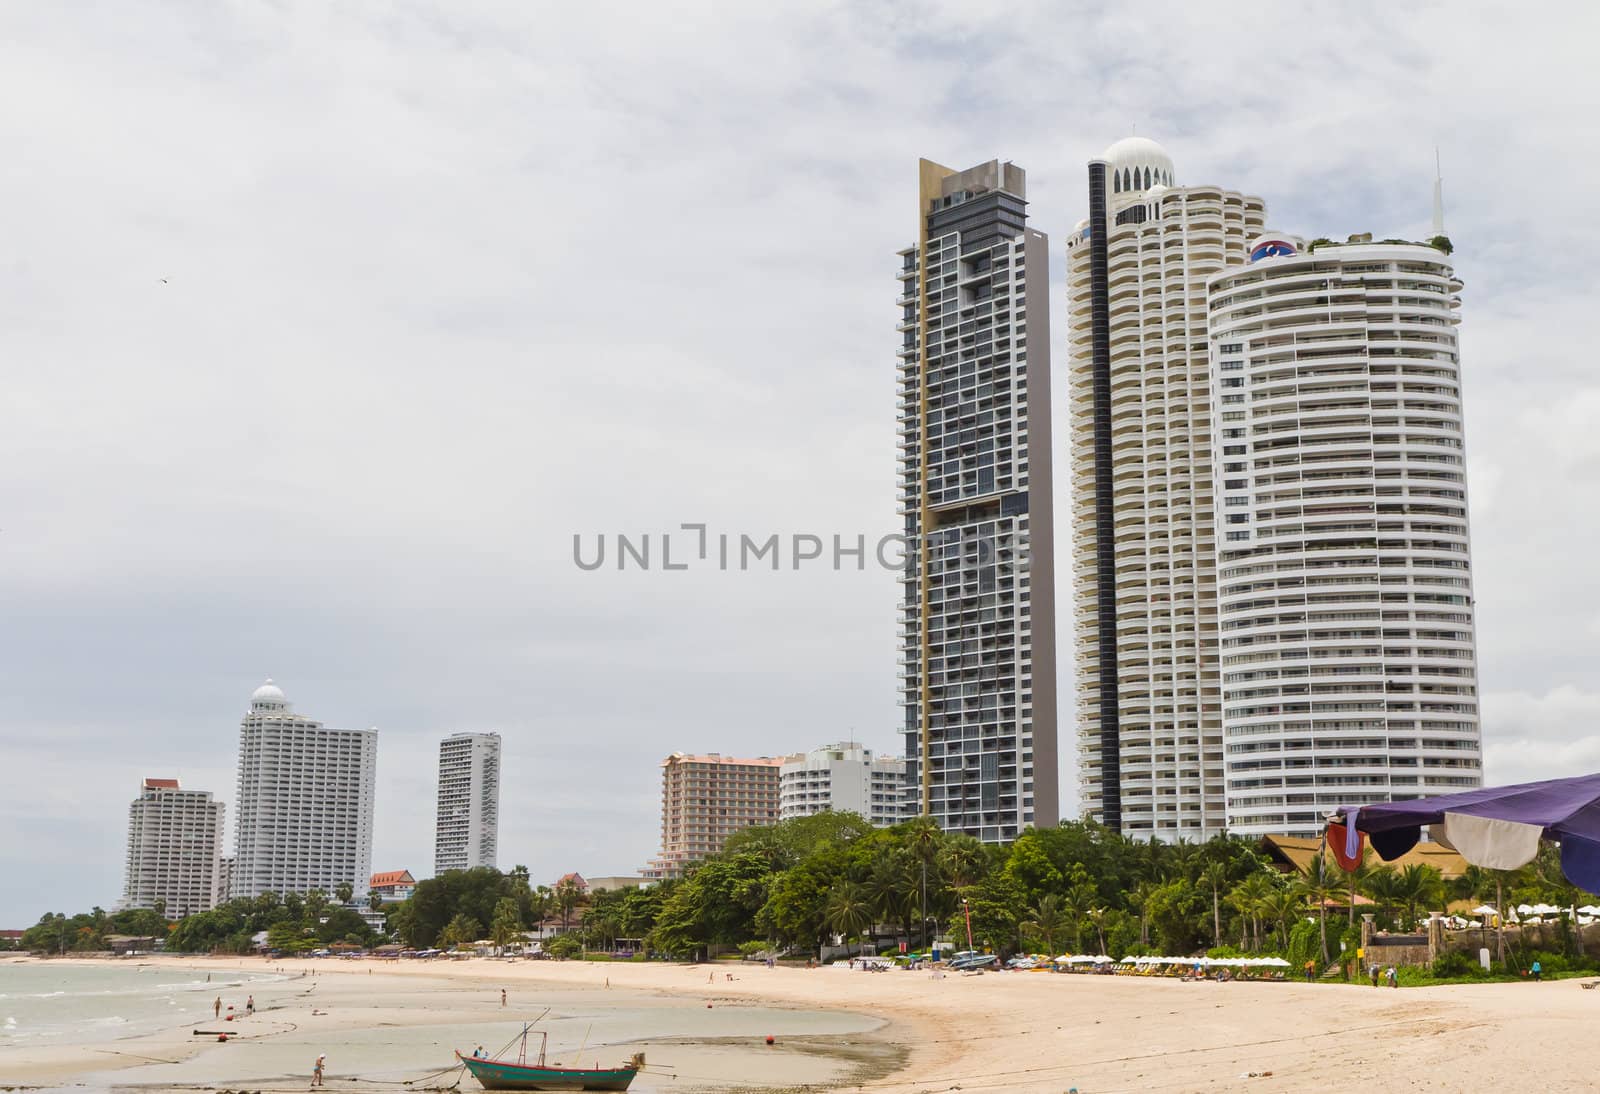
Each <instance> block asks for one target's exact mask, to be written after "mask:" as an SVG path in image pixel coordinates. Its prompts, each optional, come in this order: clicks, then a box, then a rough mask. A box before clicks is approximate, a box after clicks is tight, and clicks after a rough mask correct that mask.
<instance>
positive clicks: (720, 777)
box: [639, 752, 783, 880]
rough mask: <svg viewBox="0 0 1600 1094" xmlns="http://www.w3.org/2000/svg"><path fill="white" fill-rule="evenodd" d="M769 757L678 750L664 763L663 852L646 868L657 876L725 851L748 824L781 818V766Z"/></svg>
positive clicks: (670, 874)
mask: <svg viewBox="0 0 1600 1094" xmlns="http://www.w3.org/2000/svg"><path fill="white" fill-rule="evenodd" d="M782 764H783V761H782V760H775V759H772V758H771V757H769V756H762V757H760V758H759V759H753V760H741V759H735V758H734V757H732V756H722V755H719V754H718V753H715V752H712V753H710V754H708V755H704V756H686V755H684V754H683V753H682V752H674V753H673V754H672V755H670V756H668V757H667V758H666V759H665V760H662V761H661V854H660V856H659V857H658V858H656V859H655V860H654V861H652V862H651V863H650V865H648V866H646V867H645V868H644V869H642V870H640V871H639V872H640V874H642V875H643V876H645V877H647V878H650V879H652V880H655V879H659V878H674V877H682V876H683V871H684V868H685V867H686V866H688V865H690V864H691V863H695V862H699V861H700V860H701V859H703V858H705V857H706V856H708V855H714V854H716V853H717V852H718V851H721V850H722V845H723V843H724V842H726V841H727V838H728V837H729V836H731V835H733V834H734V833H735V832H737V831H740V830H741V829H744V828H752V827H755V826H757V825H767V824H776V823H777V822H778V769H779V767H781V766H782Z"/></svg>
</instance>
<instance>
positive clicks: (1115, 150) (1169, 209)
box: [1067, 137, 1266, 841]
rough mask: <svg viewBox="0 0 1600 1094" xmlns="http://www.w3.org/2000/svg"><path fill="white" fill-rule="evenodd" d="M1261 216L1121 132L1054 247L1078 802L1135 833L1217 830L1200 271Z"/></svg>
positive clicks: (1261, 208)
mask: <svg viewBox="0 0 1600 1094" xmlns="http://www.w3.org/2000/svg"><path fill="white" fill-rule="evenodd" d="M1265 222H1266V207H1265V204H1264V203H1263V202H1262V200H1261V199H1260V198H1256V197H1250V196H1248V195H1245V194H1242V193H1239V192H1237V191H1233V190H1226V189H1223V188H1221V187H1218V186H1180V185H1178V181H1177V173H1176V170H1175V168H1174V166H1173V163H1172V159H1171V157H1169V156H1168V155H1167V153H1166V152H1165V151H1164V150H1163V149H1162V148H1161V146H1160V145H1158V144H1156V143H1155V142H1154V141H1151V140H1146V139H1145V138H1143V137H1130V138H1128V139H1126V140H1120V141H1118V142H1116V143H1115V144H1113V145H1112V146H1111V147H1110V148H1108V149H1106V151H1105V152H1104V154H1103V155H1102V156H1101V157H1100V158H1099V159H1095V160H1091V161H1090V163H1089V215H1088V217H1087V218H1086V219H1084V220H1082V221H1079V222H1078V224H1077V226H1076V228H1075V230H1074V232H1073V234H1072V236H1071V238H1070V239H1069V240H1068V241H1067V302H1068V322H1069V331H1068V339H1067V342H1068V347H1069V350H1070V353H1071V392H1070V405H1071V408H1072V438H1071V450H1072V558H1073V590H1074V596H1075V601H1076V603H1075V631H1076V635H1075V638H1076V653H1077V656H1076V659H1075V660H1076V665H1077V702H1078V742H1077V743H1078V771H1079V799H1080V804H1081V809H1082V812H1083V815H1084V816H1088V817H1094V818H1096V819H1098V820H1100V821H1102V822H1103V823H1104V824H1106V826H1107V827H1109V828H1111V829H1113V830H1116V831H1120V832H1122V833H1123V834H1125V835H1127V836H1130V837H1132V838H1134V839H1150V838H1152V837H1154V838H1157V839H1161V840H1168V841H1170V840H1177V839H1190V840H1202V839H1206V838H1209V837H1210V836H1213V835H1217V834H1219V833H1221V832H1222V831H1223V830H1224V828H1225V826H1226V824H1227V812H1226V794H1225V789H1224V778H1223V734H1222V695H1221V681H1220V676H1219V672H1218V665H1217V657H1218V652H1217V607H1216V605H1217V593H1216V531H1215V529H1216V518H1215V499H1214V497H1213V493H1212V490H1213V485H1212V479H1213V476H1212V465H1211V460H1212V455H1211V447H1212V430H1213V426H1214V425H1215V424H1216V423H1215V422H1214V420H1213V408H1212V403H1211V390H1210V386H1211V385H1210V357H1209V353H1208V346H1207V338H1206V281H1207V279H1208V278H1209V277H1210V276H1212V275H1213V274H1216V273H1218V272H1220V271H1222V270H1225V269H1228V268H1231V267H1235V266H1241V265H1243V264H1244V262H1245V260H1246V258H1247V257H1248V253H1249V250H1248V243H1249V241H1250V240H1251V239H1253V238H1254V237H1255V236H1257V235H1258V234H1260V232H1261V231H1262V229H1263V227H1264V225H1265Z"/></svg>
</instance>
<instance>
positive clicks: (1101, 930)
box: [1089, 908, 1108, 953]
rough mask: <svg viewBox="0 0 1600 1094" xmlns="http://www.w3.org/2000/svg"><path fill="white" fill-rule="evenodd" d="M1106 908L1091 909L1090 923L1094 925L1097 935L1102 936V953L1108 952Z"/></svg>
mask: <svg viewBox="0 0 1600 1094" xmlns="http://www.w3.org/2000/svg"><path fill="white" fill-rule="evenodd" d="M1107 914H1108V912H1107V909H1105V908H1090V909H1089V922H1090V923H1093V924H1094V930H1095V933H1096V934H1098V935H1099V936H1100V952H1101V953H1105V952H1106V916H1107Z"/></svg>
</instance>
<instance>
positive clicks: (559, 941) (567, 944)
mask: <svg viewBox="0 0 1600 1094" xmlns="http://www.w3.org/2000/svg"><path fill="white" fill-rule="evenodd" d="M544 952H545V953H547V954H549V955H550V956H551V957H560V958H568V957H579V956H582V954H583V944H582V943H581V942H579V941H578V940H577V939H576V938H574V937H573V936H572V935H570V934H564V935H561V936H560V937H559V938H552V939H551V940H550V941H549V942H547V943H545V947H544Z"/></svg>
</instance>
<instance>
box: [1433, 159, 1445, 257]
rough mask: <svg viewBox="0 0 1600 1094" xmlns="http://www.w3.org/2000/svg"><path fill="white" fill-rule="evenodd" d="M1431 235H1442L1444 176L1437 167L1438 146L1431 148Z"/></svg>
mask: <svg viewBox="0 0 1600 1094" xmlns="http://www.w3.org/2000/svg"><path fill="white" fill-rule="evenodd" d="M1433 234H1434V235H1436V236H1442V235H1444V174H1443V172H1442V171H1441V170H1440V167H1439V146H1438V145H1434V147H1433Z"/></svg>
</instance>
